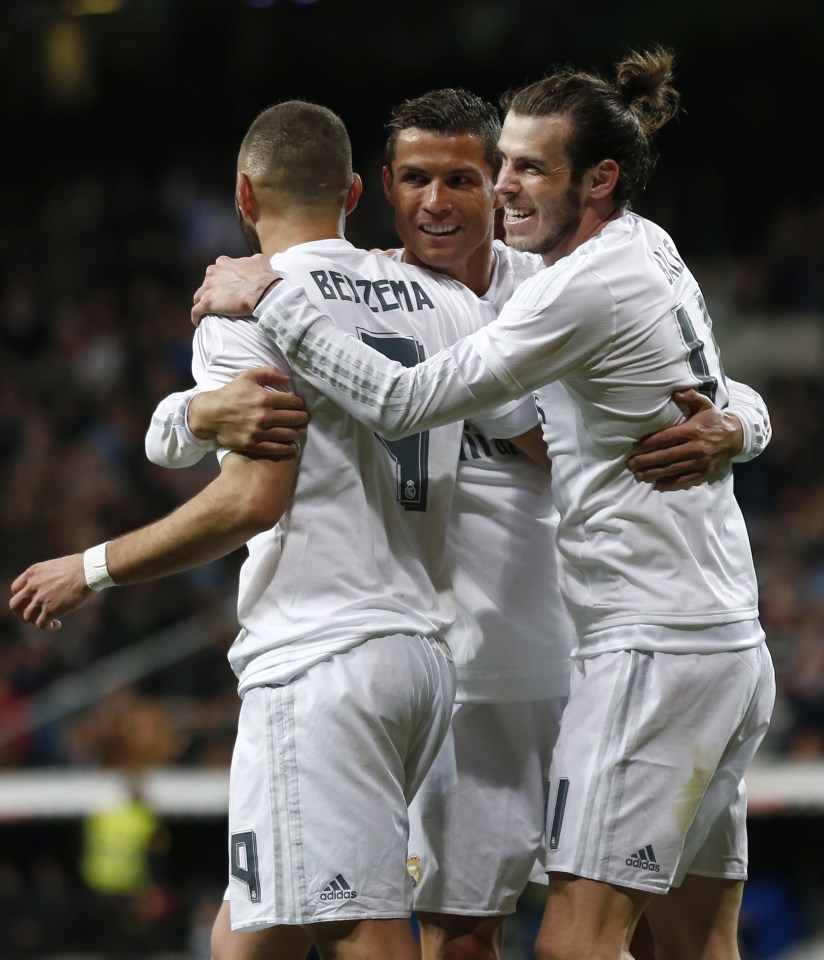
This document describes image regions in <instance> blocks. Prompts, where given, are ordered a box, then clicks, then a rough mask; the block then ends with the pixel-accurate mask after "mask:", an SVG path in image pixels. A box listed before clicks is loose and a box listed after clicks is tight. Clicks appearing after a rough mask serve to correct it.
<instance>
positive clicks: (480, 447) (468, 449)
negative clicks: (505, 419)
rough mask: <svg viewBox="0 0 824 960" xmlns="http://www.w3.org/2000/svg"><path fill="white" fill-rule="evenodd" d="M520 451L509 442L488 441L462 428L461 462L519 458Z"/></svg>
mask: <svg viewBox="0 0 824 960" xmlns="http://www.w3.org/2000/svg"><path fill="white" fill-rule="evenodd" d="M520 455H521V451H520V450H519V449H518V448H517V447H516V446H515V444H514V443H511V442H510V441H509V440H489V439H488V438H487V437H485V436H484V435H483V434H482V433H478V432H477V431H475V430H471V429H470V428H469V427H468V426H466V427H464V432H463V437H462V439H461V455H460V459H461V460H493V459H496V458H498V457H506V456H515V457H517V456H520Z"/></svg>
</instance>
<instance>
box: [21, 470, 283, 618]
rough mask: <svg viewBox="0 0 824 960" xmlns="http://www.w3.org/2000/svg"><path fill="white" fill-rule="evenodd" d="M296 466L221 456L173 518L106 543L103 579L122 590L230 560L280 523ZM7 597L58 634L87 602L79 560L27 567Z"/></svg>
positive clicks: (75, 556)
mask: <svg viewBox="0 0 824 960" xmlns="http://www.w3.org/2000/svg"><path fill="white" fill-rule="evenodd" d="M297 464H298V460H297V457H293V458H291V459H285V458H281V459H277V460H273V459H268V458H255V457H247V456H244V455H243V454H238V453H230V454H227V455H226V456H225V457H224V458H223V461H222V462H221V471H220V474H219V475H218V477H217V478H216V479H215V480H213V481H212V482H211V483H210V484H209V485H208V486H206V487H204V489H203V490H201V491H200V492H199V493H198V494H196V495H195V496H194V497H192V498H191V499H190V500H188V501H187V502H186V503H184V504H183V505H182V506H180V507H179V508H178V509H177V510H175V511H173V512H172V513H170V514H168V515H167V516H165V517H163V518H162V519H161V520H157V521H155V522H154V523H151V524H149V525H148V526H145V527H141V528H140V529H138V530H133V531H131V532H130V533H127V534H124V535H123V536H122V537H118V538H116V539H114V540H110V541H109V542H108V544H107V545H106V549H105V562H106V567H107V569H108V575H109V576H110V577H111V579H112V580H113V581H114V583H115V584H117V585H119V586H125V585H128V584H132V583H140V582H142V581H145V580H155V579H158V578H160V577H165V576H169V575H170V574H173V573H180V572H181V571H183V570H190V569H192V568H193V567H197V566H200V565H201V564H203V563H208V562H210V561H212V560H216V559H218V558H219V557H222V556H225V555H226V554H228V553H231V552H232V551H233V550H236V549H237V548H238V547H240V546H242V545H243V544H244V543H246V541H247V540H248V539H249V538H250V537H252V536H254V535H255V534H257V533H260V532H262V531H263V530H268V529H269V528H270V527H272V526H274V524H275V523H277V521H278V520H279V519H280V517H281V516H282V515H283V513H284V511H285V510H286V509H287V508H288V506H289V503H290V502H291V498H292V491H293V488H294V482H295V477H296V476H297ZM11 592H12V596H11V600H10V601H9V608H10V609H11V611H12V612H13V613H14V614H15V615H16V616H18V617H20V619H21V620H23V621H25V622H26V623H30V624H33V625H34V626H37V627H39V628H40V629H41V630H58V629H59V628H60V626H61V622H60V618H61V617H64V616H67V615H68V614H70V613H72V612H73V611H75V610H77V609H78V608H79V607H80V606H82V605H83V604H84V603H86V602H87V601H88V600H89V599H90V598H91V596H92V594H93V590H92V589H91V588H90V587H89V586H88V583H87V579H86V573H85V567H84V557H83V554H81V553H77V554H72V555H70V556H66V557H58V558H56V559H54V560H47V561H45V562H43V563H36V564H34V565H33V566H31V567H29V569H28V570H26V571H25V572H24V573H22V574H21V575H20V576H19V577H17V579H16V580H15V581H14V582H13V583H12V585H11Z"/></svg>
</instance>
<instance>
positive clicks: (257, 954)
mask: <svg viewBox="0 0 824 960" xmlns="http://www.w3.org/2000/svg"><path fill="white" fill-rule="evenodd" d="M311 947H312V941H311V940H310V939H309V934H308V933H307V932H306V931H305V930H304V929H303V928H302V927H267V928H266V929H265V930H252V931H241V930H232V928H231V923H230V919H229V901H228V900H224V901H223V903H222V904H221V907H220V910H219V911H218V914H217V917H216V918H215V922H214V925H213V927H212V960H271V958H272V957H277V958H278V960H305V958H306V957H307V955H308V954H309V950H310V949H311Z"/></svg>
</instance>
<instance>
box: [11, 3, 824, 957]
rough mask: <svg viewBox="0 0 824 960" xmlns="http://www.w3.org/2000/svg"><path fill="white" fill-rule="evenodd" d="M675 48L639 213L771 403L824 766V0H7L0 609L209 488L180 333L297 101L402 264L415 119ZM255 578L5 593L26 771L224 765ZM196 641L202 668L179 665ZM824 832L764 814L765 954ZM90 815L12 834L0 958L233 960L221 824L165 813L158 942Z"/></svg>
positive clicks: (195, 658)
mask: <svg viewBox="0 0 824 960" xmlns="http://www.w3.org/2000/svg"><path fill="white" fill-rule="evenodd" d="M654 44H663V45H666V46H669V47H671V48H672V49H673V50H674V51H675V54H676V68H675V77H676V86H677V87H678V89H679V90H680V92H681V94H682V97H683V99H682V104H683V108H684V112H683V113H682V114H681V115H680V116H679V117H678V118H677V119H676V120H675V121H673V122H672V123H670V124H669V125H668V126H667V127H665V128H664V129H663V130H662V131H661V132H660V133H659V135H658V138H657V141H656V144H657V147H658V148H659V150H660V153H661V159H660V162H659V165H658V169H657V172H656V174H655V176H654V178H653V181H652V183H651V185H650V188H649V190H648V191H647V194H646V195H645V196H644V197H643V198H642V200H641V201H640V202H639V203H638V205H637V209H638V212H640V213H642V214H645V215H648V216H650V217H652V218H653V219H655V220H657V221H658V222H660V223H661V224H662V225H663V226H664V227H665V228H666V229H668V230H669V231H670V233H672V235H673V237H674V239H675V241H676V243H677V245H678V247H679V250H680V252H681V253H682V254H683V255H684V256H685V257H686V259H687V261H688V263H689V265H690V266H691V268H692V270H693V272H694V273H695V274H696V276H698V278H699V280H700V282H701V284H702V287H703V290H704V293H705V295H706V299H707V303H708V306H709V309H710V313H711V314H712V316H713V318H714V321H715V329H716V333H717V335H718V339H719V340H720V341H721V342H722V349H723V351H724V355H725V363H726V367H727V370H728V372H729V373H730V374H731V375H733V376H738V378H739V379H745V380H748V382H750V383H752V384H753V386H755V387H756V388H757V389H758V390H759V391H761V392H762V394H763V395H764V397H765V399H766V400H767V403H768V405H769V409H770V414H771V418H772V422H773V428H774V437H773V440H772V442H771V444H770V446H769V447H768V449H767V451H766V452H765V453H764V454H763V455H762V456H761V457H760V458H759V459H758V460H757V461H754V462H753V463H750V464H742V465H738V466H736V468H735V475H736V480H735V482H736V492H737V495H738V498H739V501H740V502H741V504H742V508H743V510H744V513H745V516H746V519H747V524H748V527H749V530H750V535H751V539H752V543H753V551H754V555H755V560H756V568H757V572H758V577H759V586H760V592H761V616H762V621H763V623H764V626H765V630H766V632H767V636H768V641H769V645H770V648H771V651H772V655H773V658H774V661H775V663H776V668H777V676H778V686H779V700H778V704H777V708H776V713H775V716H774V720H773V725H772V729H771V732H770V734H769V736H768V738H767V741H766V742H765V745H764V747H763V748H762V754H763V757H764V758H765V759H766V760H769V761H771V762H775V763H779V764H783V763H788V764H793V765H799V766H803V765H807V764H812V765H821V764H822V762H824V479H822V478H824V455H822V453H821V451H822V450H824V382H822V381H824V376H822V371H824V181H822V177H821V171H820V167H821V163H820V162H819V156H820V150H821V148H820V146H819V138H820V132H819V130H818V129H817V128H818V126H819V125H820V117H821V114H822V109H821V99H822V79H824V67H823V66H822V63H824V4H822V3H813V2H778V0H750V2H741V3H737V2H723V0H720V2H719V0H715V2H710V0H692V2H687V0H682V2H678V3H675V2H672V3H662V2H656V3H652V2H634V3H623V4H621V3H616V2H610V3H607V2H600V0H594V2H590V3H588V4H576V3H574V2H573V3H570V2H568V0H567V2H564V3H557V2H531V0H441V2H436V0H361V2H356V0H315V2H297V0H275V2H271V3H268V4H267V3H266V2H265V0H255V2H254V3H251V2H244V0H0V491H2V494H0V592H2V593H3V595H4V596H8V594H9V587H10V584H11V582H12V580H13V579H14V577H15V576H17V575H18V574H19V573H20V572H22V570H24V569H25V568H26V567H27V566H28V565H29V564H30V563H33V562H35V561H37V560H41V559H44V558H47V557H51V556H58V555H61V554H65V553H70V552H75V551H78V550H82V549H84V548H85V547H87V546H88V545H89V544H92V543H97V542H101V541H103V540H105V539H108V538H110V537H112V536H114V535H117V534H118V533H120V532H123V531H125V530H127V529H131V528H133V527H135V526H138V525H140V524H143V523H147V522H149V521H151V520H153V519H155V518H157V517H158V516H159V515H161V514H162V513H165V512H167V511H168V510H170V509H172V508H173V507H174V506H175V505H176V504H177V503H179V502H180V501H181V500H182V499H184V498H185V497H187V496H189V495H190V494H191V493H192V492H194V491H195V490H197V489H199V488H200V487H201V486H202V484H203V483H204V482H205V480H206V479H207V478H208V477H210V476H211V473H210V470H211V469H213V467H212V466H211V465H207V466H204V467H201V468H192V469H188V470H181V471H170V470H162V469H160V468H156V467H153V466H152V465H150V464H148V463H147V461H146V460H145V457H144V454H143V436H144V434H145V430H146V426H147V423H148V418H149V416H150V414H151V412H152V410H153V409H154V407H155V405H156V404H157V402H158V401H159V399H160V398H162V397H163V396H165V395H166V394H167V393H169V392H171V391H172V390H179V389H184V388H186V387H188V386H189V385H190V384H191V372H190V360H191V334H192V331H191V327H190V325H189V321H188V316H189V308H190V304H191V295H192V293H193V291H194V289H196V287H197V286H198V285H199V282H200V279H201V278H202V275H203V271H204V269H205V267H206V266H207V265H208V264H209V263H210V262H211V261H212V260H213V259H214V258H215V257H216V256H217V255H219V254H221V253H229V254H236V255H237V254H242V253H244V252H245V248H244V245H243V243H242V239H241V236H240V232H239V230H238V228H237V224H236V221H235V214H234V205H233V190H234V169H235V158H236V152H237V148H238V145H239V142H240V139H241V137H242V136H243V134H244V132H245V131H246V129H247V127H248V125H249V123H250V122H251V121H252V119H254V117H255V116H256V114H257V113H258V112H259V111H260V110H262V109H264V108H265V107H267V106H269V105H271V104H272V103H275V102H278V101H281V100H285V99H290V98H303V99H309V100H314V101H316V102H319V103H323V104H325V105H326V106H329V107H331V108H332V109H333V110H335V111H336V112H337V113H339V114H340V115H341V117H342V118H343V119H344V121H345V122H346V124H347V126H348V127H349V129H350V132H351V136H352V141H353V147H354V156H355V166H356V169H357V170H358V171H359V172H360V173H361V175H362V176H363V178H364V182H365V192H364V197H363V199H362V201H361V203H360V205H359V207H358V209H357V210H356V211H355V212H354V213H353V214H352V216H351V217H350V222H349V227H348V236H349V238H350V239H351V240H352V241H353V242H355V243H357V244H359V245H363V246H370V247H371V246H391V245H393V244H394V243H395V235H394V232H393V227H392V218H391V212H390V208H389V206H388V205H387V203H386V201H385V199H384V197H383V193H382V189H381V186H380V177H379V174H380V166H381V164H382V160H383V144H384V130H383V124H384V122H385V120H386V118H387V116H388V114H389V111H390V109H391V107H392V106H393V105H395V104H397V103H398V102H399V101H401V100H403V99H405V98H408V97H414V96H417V95H419V94H421V93H424V92H426V91H427V90H430V89H433V88H436V87H441V86H464V87H467V88H469V89H471V90H473V91H475V92H477V93H479V94H481V95H483V96H485V97H486V98H488V99H490V100H492V101H497V99H498V97H499V95H500V94H502V93H503V92H504V91H505V90H507V89H508V88H511V87H517V86H520V85H522V84H524V83H527V82H531V81H533V80H536V79H538V78H540V77H541V76H542V75H543V74H544V73H545V72H546V71H548V70H549V69H550V68H551V67H552V66H553V65H563V64H567V63H568V64H570V65H572V66H574V67H576V68H584V69H593V70H598V71H600V72H605V73H606V74H607V76H611V69H612V65H613V64H614V63H615V62H616V61H617V60H619V59H621V58H622V57H623V56H624V55H625V54H626V53H627V52H629V51H630V50H633V49H643V48H645V47H648V46H651V45H654ZM727 342H729V343H730V344H731V345H735V346H737V348H738V349H737V350H735V349H728V348H727V345H726V343H727ZM238 561H239V557H238V556H234V557H230V558H227V560H225V561H223V562H221V563H218V564H213V565H210V566H209V567H207V568H204V569H201V570H199V571H195V572H193V573H191V574H186V575H181V576H179V577H173V578H168V579H167V580H165V581H161V582H158V583H157V584H146V585H142V586H139V587H132V588H129V589H128V590H122V591H114V590H112V591H106V592H105V594H103V595H102V596H101V597H99V598H97V599H96V600H95V601H94V602H93V603H90V604H88V605H87V606H86V607H85V608H84V609H83V610H82V611H80V612H78V613H77V614H75V615H73V616H72V617H71V618H68V619H67V621H66V623H65V624H64V628H63V630H62V631H61V632H60V634H58V635H49V636H44V635H42V634H40V633H39V632H38V631H36V630H34V629H33V628H30V627H24V626H23V625H22V624H21V623H20V622H19V621H17V620H15V619H13V618H12V617H11V616H10V615H8V613H7V612H6V613H3V610H5V604H0V776H2V774H3V773H4V772H6V771H8V772H14V771H16V770H20V769H25V770H36V769H38V768H46V767H49V768H51V767H58V768H63V769H65V771H66V772H67V773H69V774H71V772H72V771H84V772H87V771H89V770H91V771H97V770H111V769H118V770H127V771H130V772H132V773H136V772H139V771H140V770H142V769H145V768H146V767H152V766H156V765H160V766H174V767H184V768H187V767H188V768H192V769H194V768H198V769H202V768H211V769H214V770H216V771H218V773H219V774H221V773H223V772H225V770H226V767H227V764H228V758H229V755H230V752H231V746H232V741H233V734H234V728H235V721H236V715H237V706H238V701H237V695H236V691H235V683H234V678H233V676H232V674H231V671H230V670H229V667H228V664H227V663H226V659H225V655H226V650H227V649H228V646H229V644H230V643H231V640H232V638H233V636H234V633H235V631H236V622H235V618H234V615H233V613H232V609H231V603H232V601H231V598H232V596H233V594H234V592H235V590H236V577H237V566H238ZM227 604H228V606H227ZM162 631H167V632H166V633H163V632H162ZM184 640H185V643H186V644H187V645H188V646H187V650H188V651H189V652H188V653H187V654H186V656H185V657H184V658H182V659H181V660H180V661H179V662H178V661H175V660H174V656H172V657H171V658H167V657H165V655H163V654H165V651H167V650H171V651H174V650H175V648H176V647H179V646H182V644H183V643H184ZM121 656H122V657H124V658H125V659H118V660H117V661H116V664H115V663H114V661H111V660H109V659H108V658H111V657H115V658H117V657H121ZM158 659H162V660H163V661H164V663H166V662H167V660H169V663H168V665H167V666H166V667H164V668H163V669H160V668H159V666H160V665H159V663H158ZM67 681H68V683H67ZM816 769H818V767H817V766H816ZM822 782H824V777H823V778H822ZM822 796H824V787H823V788H822ZM820 812H821V811H820V809H818V808H816V807H813V808H812V809H808V810H804V811H801V812H799V810H798V809H796V807H795V804H794V798H793V796H792V795H791V794H790V795H788V796H784V797H783V798H782V800H781V802H780V804H779V806H778V807H777V808H776V809H775V810H771V809H770V808H769V807H766V808H765V807H764V806H762V807H761V808H760V809H757V810H756V811H755V815H754V817H753V818H752V823H751V831H750V833H751V838H752V879H751V882H750V884H749V885H748V888H747V899H746V900H745V911H744V915H743V920H742V937H743V939H744V943H743V945H744V948H745V953H744V955H745V956H746V957H747V960H755V958H760V957H765V958H766V957H771V958H778V957H779V956H782V957H783V955H782V953H781V951H782V950H783V949H784V948H786V947H788V946H789V945H792V944H794V943H799V942H801V941H802V940H803V939H804V938H805V937H807V936H808V935H810V934H812V933H813V932H815V931H816V930H818V931H819V932H822V931H821V930H820V928H821V926H822V924H824V919H823V918H824V910H822V906H821V905H822V903H824V892H822V883H821V874H820V862H821V851H822V849H824V820H822V818H821V816H820ZM82 826H83V821H82V820H81V819H80V818H72V817H68V818H56V819H52V820H35V819H28V818H22V819H21V820H19V821H8V820H7V821H2V822H0V960H14V958H17V957H21V958H28V957H38V958H40V957H45V956H49V955H51V954H52V953H56V952H61V953H63V954H66V953H70V952H71V951H76V952H78V953H82V952H85V953H86V954H87V955H88V951H90V950H94V949H96V950H98V951H103V953H102V954H101V953H100V952H99V953H98V955H105V950H106V949H107V948H106V947H105V945H104V946H101V942H100V937H99V936H95V934H99V933H100V932H101V931H102V932H105V933H107V934H108V933H112V934H115V933H118V932H120V933H122V937H121V939H120V942H119V943H118V944H117V949H118V950H124V951H128V950H132V952H133V954H134V953H135V951H136V954H135V955H137V956H142V957H148V956H155V955H159V954H160V953H161V952H162V951H163V950H166V951H169V950H173V951H175V957H180V958H182V957H184V956H185V957H186V958H187V960H200V958H201V957H204V958H205V957H207V956H208V947H207V945H206V941H207V939H208V927H209V925H210V923H211V919H212V917H213V915H214V910H215V909H216V906H217V903H218V901H219V898H220V896H221V893H222V885H223V882H224V877H225V870H226V865H225V846H224V840H225V824H224V822H223V820H222V818H221V817H219V816H214V817H205V818H197V817H191V816H188V815H185V814H184V815H182V816H181V817H179V818H176V817H170V818H169V819H168V821H167V822H166V824H165V825H164V826H165V828H166V830H167V831H168V836H167V841H168V843H167V846H166V848H165V852H162V851H161V853H159V854H156V855H155V856H154V863H153V869H154V875H155V886H154V887H153V888H152V889H151V890H149V891H142V892H139V893H136V894H135V898H134V901H133V902H132V900H129V902H128V903H127V904H126V906H127V907H128V909H129V910H132V909H133V910H134V911H136V912H135V914H134V916H135V917H137V918H138V919H134V918H133V919H134V926H133V927H131V926H129V925H128V924H122V925H120V926H118V925H117V924H114V923H111V922H109V923H105V922H104V923H100V922H94V921H92V920H90V919H89V917H90V916H92V915H94V912H95V911H99V910H100V909H101V901H100V897H99V891H94V890H91V889H86V888H85V887H84V886H83V883H82V882H81V880H80V878H79V875H78V872H77V870H78V860H79V858H80V856H81V853H80V851H81V849H82ZM106 902H107V901H106V899H105V898H104V906H103V909H104V910H105V909H106V907H105V904H106ZM532 907H535V908H536V909H539V908H540V904H539V903H538V904H537V905H536V904H534V903H532V904H530V903H526V904H525V905H524V910H523V915H524V917H526V918H527V919H526V920H525V926H523V928H522V929H521V931H520V933H519V928H518V927H517V924H514V925H512V938H513V939H512V940H511V943H512V944H513V945H515V944H518V943H519V942H520V941H519V940H518V937H519V936H520V935H521V934H522V935H523V951H522V954H519V955H523V956H525V957H526V956H530V946H531V937H532V935H533V933H534V931H533V930H532V928H531V927H530V926H529V924H530V923H533V922H534V920H535V916H536V914H535V913H534V911H533V910H532ZM90 911H91V914H90ZM140 918H142V920H140ZM138 921H140V922H138Z"/></svg>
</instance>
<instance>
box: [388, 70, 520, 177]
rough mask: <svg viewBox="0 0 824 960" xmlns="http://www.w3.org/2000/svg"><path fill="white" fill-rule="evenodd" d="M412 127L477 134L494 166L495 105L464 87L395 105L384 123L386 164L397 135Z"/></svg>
mask: <svg viewBox="0 0 824 960" xmlns="http://www.w3.org/2000/svg"><path fill="white" fill-rule="evenodd" d="M412 127H416V128H417V129H419V130H426V131H428V132H429V133H440V134H442V135H443V136H456V135H459V134H470V135H471V136H473V137H477V138H478V140H479V141H480V143H481V147H482V148H483V152H484V158H485V159H486V160H487V162H488V163H489V166H490V167H491V169H492V171H493V172H495V171H496V169H497V167H498V163H499V161H498V137H500V135H501V118H500V114H499V113H498V108H497V107H496V106H494V104H491V103H488V102H487V101H486V100H483V99H481V97H478V96H476V95H475V94H474V93H470V92H469V91H468V90H463V89H461V88H453V87H445V88H443V89H442V90H431V91H430V92H429V93H425V94H423V96H420V97H415V98H414V99H412V100H404V102H403V103H401V104H399V105H398V106H397V107H395V108H394V110H393V111H392V113H391V115H390V117H389V121H388V123H387V124H386V129H387V130H388V131H389V136H388V138H387V140H386V163H387V165H388V166H389V167H390V168H391V167H392V162H393V161H394V159H395V146H396V144H397V140H398V134H399V133H400V132H401V131H402V130H409V129H410V128H412Z"/></svg>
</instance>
